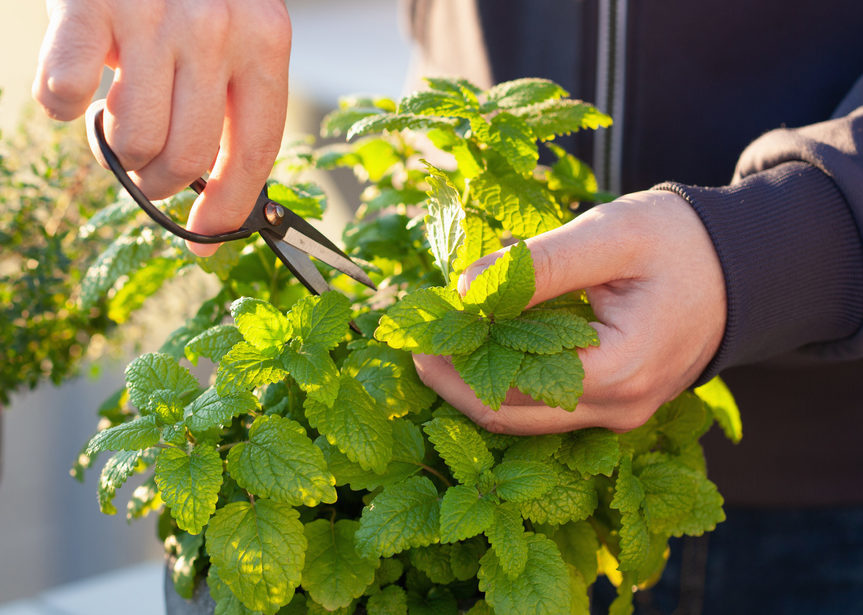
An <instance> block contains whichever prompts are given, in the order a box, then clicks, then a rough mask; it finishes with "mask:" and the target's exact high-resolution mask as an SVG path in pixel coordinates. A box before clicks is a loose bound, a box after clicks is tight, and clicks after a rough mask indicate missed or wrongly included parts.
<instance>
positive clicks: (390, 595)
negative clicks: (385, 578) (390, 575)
mask: <svg viewBox="0 0 863 615" xmlns="http://www.w3.org/2000/svg"><path fill="white" fill-rule="evenodd" d="M366 611H368V614H369V615H407V613H408V599H407V594H406V593H405V590H404V589H403V588H401V587H399V586H398V585H389V586H387V587H384V588H383V589H382V590H381V591H380V592H378V593H377V594H374V595H373V596H369V601H368V602H367V603H366Z"/></svg>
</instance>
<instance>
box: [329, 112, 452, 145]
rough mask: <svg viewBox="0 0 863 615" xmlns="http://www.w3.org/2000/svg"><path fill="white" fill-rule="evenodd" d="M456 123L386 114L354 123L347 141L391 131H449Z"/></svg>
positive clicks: (419, 116)
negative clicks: (438, 129)
mask: <svg viewBox="0 0 863 615" xmlns="http://www.w3.org/2000/svg"><path fill="white" fill-rule="evenodd" d="M453 124H454V122H453V121H452V120H447V119H443V118H436V117H424V116H422V115H414V114H412V113H397V114H394V113H384V114H381V115H371V116H368V117H364V118H363V119H361V120H359V121H357V122H356V123H354V125H353V126H351V127H350V128H349V129H348V133H347V135H346V139H347V140H348V141H351V140H353V139H354V138H356V137H362V136H365V135H369V134H375V133H379V132H384V131H385V130H390V131H394V132H395V131H402V130H432V129H434V128H441V129H444V130H445V129H449V128H452V126H453Z"/></svg>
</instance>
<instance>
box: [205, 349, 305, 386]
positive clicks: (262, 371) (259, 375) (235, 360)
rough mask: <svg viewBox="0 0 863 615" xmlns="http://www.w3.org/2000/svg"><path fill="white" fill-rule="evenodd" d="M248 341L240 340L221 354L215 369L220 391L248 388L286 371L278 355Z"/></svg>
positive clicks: (266, 382) (283, 374) (277, 378)
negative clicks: (217, 368)
mask: <svg viewBox="0 0 863 615" xmlns="http://www.w3.org/2000/svg"><path fill="white" fill-rule="evenodd" d="M264 352H265V351H262V350H259V349H257V348H255V347H254V346H252V345H251V344H249V343H248V342H240V343H238V344H237V345H236V346H234V347H233V348H231V350H230V351H229V352H228V354H226V355H225V356H224V357H222V362H221V363H220V364H219V370H218V372H216V391H218V393H219V395H228V394H231V393H237V392H244V391H249V390H251V389H253V388H255V387H259V386H263V385H265V384H270V383H273V382H278V381H279V380H281V379H282V378H284V377H285V376H287V375H288V372H287V371H286V370H285V368H284V367H283V366H282V362H281V360H280V359H279V356H278V355H269V354H264Z"/></svg>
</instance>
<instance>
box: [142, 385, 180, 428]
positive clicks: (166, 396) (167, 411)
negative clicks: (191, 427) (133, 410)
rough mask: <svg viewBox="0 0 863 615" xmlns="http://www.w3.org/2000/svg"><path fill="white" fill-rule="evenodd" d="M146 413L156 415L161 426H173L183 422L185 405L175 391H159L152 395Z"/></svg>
mask: <svg viewBox="0 0 863 615" xmlns="http://www.w3.org/2000/svg"><path fill="white" fill-rule="evenodd" d="M144 413H145V414H153V415H155V416H156V422H157V423H159V424H160V425H173V424H174V423H177V422H179V421H182V420H183V404H182V402H181V401H180V399H179V398H178V397H177V394H176V393H174V391H170V390H167V389H159V390H158V391H153V392H152V393H151V394H150V399H149V400H148V401H147V407H146V409H145V411H144Z"/></svg>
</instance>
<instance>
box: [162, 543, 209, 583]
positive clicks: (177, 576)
mask: <svg viewBox="0 0 863 615" xmlns="http://www.w3.org/2000/svg"><path fill="white" fill-rule="evenodd" d="M172 538H173V537H172ZM169 540H170V539H169ZM167 544H168V542H167V541H166V546H167ZM203 546H204V537H203V536H202V535H197V536H195V535H192V534H189V533H188V532H182V533H180V534H179V535H178V536H176V542H175V543H174V545H173V548H172V551H173V554H174V555H176V559H175V560H174V561H173V562H172V565H171V566H170V569H171V580H172V581H173V582H174V589H176V590H177V593H178V594H180V596H182V597H183V598H185V599H186V600H191V599H192V597H193V596H194V593H195V584H196V581H197V575H198V570H197V568H196V566H195V564H196V562H197V561H198V559H199V558H200V557H201V547H203ZM170 562H171V560H169V563H170Z"/></svg>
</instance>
